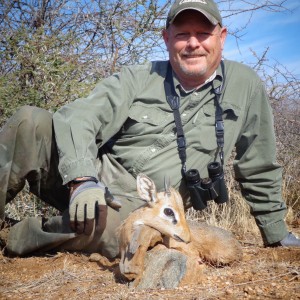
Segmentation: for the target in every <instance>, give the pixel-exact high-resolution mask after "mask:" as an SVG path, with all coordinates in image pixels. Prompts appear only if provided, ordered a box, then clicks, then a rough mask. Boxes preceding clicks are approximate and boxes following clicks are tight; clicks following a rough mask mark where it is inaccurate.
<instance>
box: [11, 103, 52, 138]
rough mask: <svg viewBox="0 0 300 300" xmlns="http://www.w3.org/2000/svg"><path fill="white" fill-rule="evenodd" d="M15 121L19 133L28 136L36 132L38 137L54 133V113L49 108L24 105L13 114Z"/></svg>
mask: <svg viewBox="0 0 300 300" xmlns="http://www.w3.org/2000/svg"><path fill="white" fill-rule="evenodd" d="M13 119H14V120H13V123H15V124H16V125H17V126H18V134H19V135H22V136H24V135H25V136H26V135H27V134H28V133H31V134H32V133H33V132H34V133H35V135H36V137H39V136H40V137H46V136H49V137H50V136H51V135H52V114H51V113H49V112H48V111H47V110H45V109H42V108H39V107H34V106H28V105H27V106H22V107H21V108H20V109H19V110H18V111H17V112H16V113H15V115H14V116H13Z"/></svg>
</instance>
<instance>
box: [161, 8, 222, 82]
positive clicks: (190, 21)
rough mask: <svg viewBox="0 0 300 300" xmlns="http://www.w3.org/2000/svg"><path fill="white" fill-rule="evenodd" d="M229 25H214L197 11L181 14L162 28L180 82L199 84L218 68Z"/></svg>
mask: <svg viewBox="0 0 300 300" xmlns="http://www.w3.org/2000/svg"><path fill="white" fill-rule="evenodd" d="M226 34H227V31H226V28H221V27H220V26H219V25H216V26H214V25H212V24H211V23H210V22H209V21H208V20H207V18H206V17H205V16H203V15H202V14H201V13H199V12H197V11H194V10H187V11H183V12H182V13H180V14H179V15H178V16H177V17H176V19H175V21H174V23H173V24H170V26H169V28H168V29H167V30H164V31H163V38H164V41H165V44H166V46H167V50H168V51H169V58H170V62H171V65H172V68H173V70H174V71H175V73H176V75H177V77H178V79H179V81H180V82H181V84H183V86H184V85H186V84H185V82H187V83H189V84H191V85H195V86H197V85H200V84H202V83H203V82H204V81H205V80H206V79H208V78H209V77H210V76H211V75H212V74H213V72H214V71H215V70H216V68H217V67H218V65H219V63H220V60H221V56H222V50H223V46H224V42H225V39H226Z"/></svg>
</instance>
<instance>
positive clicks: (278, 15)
mask: <svg viewBox="0 0 300 300" xmlns="http://www.w3.org/2000/svg"><path fill="white" fill-rule="evenodd" d="M236 2H238V1H236ZM273 2H277V3H278V2H279V1H277V0H276V1H273ZM284 6H285V7H286V8H288V10H286V11H283V12H267V11H262V10H259V11H256V12H255V13H254V14H253V15H252V18H251V22H250V23H249V24H248V26H247V28H246V29H245V30H244V31H243V33H244V35H243V37H241V39H240V40H239V41H238V44H237V41H236V39H235V38H234V37H232V36H230V35H229V36H228V37H227V40H226V44H225V49H224V51H223V54H224V57H225V58H227V59H232V60H236V61H240V62H244V63H251V62H254V58H253V54H252V53H251V50H250V49H252V50H253V51H255V52H256V53H257V55H262V54H263V53H264V51H265V50H266V49H267V48H268V47H269V50H268V55H267V58H268V63H270V64H274V63H275V62H278V63H280V64H282V65H283V66H285V67H286V68H287V69H288V70H289V71H291V72H292V73H293V74H294V75H295V76H296V78H297V79H299V80H300V33H299V30H300V0H287V1H286V2H285V3H284ZM220 9H221V7H220ZM247 21H248V16H247V15H245V14H242V15H240V16H234V17H232V18H231V19H229V18H224V25H225V26H226V27H228V28H229V29H230V28H235V27H237V26H239V25H244V24H245V22H247Z"/></svg>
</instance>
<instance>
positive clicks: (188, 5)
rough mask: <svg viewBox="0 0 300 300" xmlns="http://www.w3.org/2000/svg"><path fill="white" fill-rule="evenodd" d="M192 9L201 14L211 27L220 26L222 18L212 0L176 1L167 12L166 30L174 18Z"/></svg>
mask: <svg viewBox="0 0 300 300" xmlns="http://www.w3.org/2000/svg"><path fill="white" fill-rule="evenodd" d="M187 9H193V10H197V11H199V12H200V13H202V14H203V15H204V16H205V17H206V18H207V19H208V20H209V21H210V22H211V23H212V24H213V25H217V24H220V25H221V26H222V17H221V15H220V12H219V9H218V7H217V5H216V3H215V2H214V1H213V0H176V1H175V2H174V3H173V4H172V6H171V8H170V11H169V14H168V17H167V21H166V28H168V27H169V25H170V24H171V23H173V22H174V20H175V18H176V17H177V16H178V15H179V14H180V13H181V12H182V11H184V10H187Z"/></svg>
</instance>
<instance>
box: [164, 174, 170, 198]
mask: <svg viewBox="0 0 300 300" xmlns="http://www.w3.org/2000/svg"><path fill="white" fill-rule="evenodd" d="M164 186H165V192H166V193H167V194H168V195H170V194H171V191H170V177H169V179H168V180H167V179H166V176H165V177H164Z"/></svg>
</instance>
